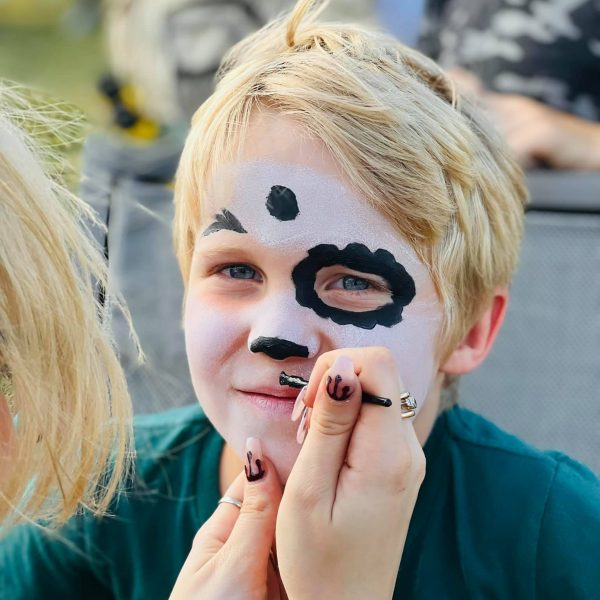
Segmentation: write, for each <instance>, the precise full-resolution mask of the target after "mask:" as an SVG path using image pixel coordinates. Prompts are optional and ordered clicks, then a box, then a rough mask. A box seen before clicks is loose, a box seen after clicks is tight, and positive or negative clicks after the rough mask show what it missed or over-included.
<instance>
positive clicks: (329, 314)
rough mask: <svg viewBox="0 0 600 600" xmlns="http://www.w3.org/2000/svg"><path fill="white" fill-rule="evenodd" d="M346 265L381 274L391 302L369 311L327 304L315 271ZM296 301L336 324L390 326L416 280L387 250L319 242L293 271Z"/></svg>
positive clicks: (412, 292) (410, 295)
mask: <svg viewBox="0 0 600 600" xmlns="http://www.w3.org/2000/svg"><path fill="white" fill-rule="evenodd" d="M333 265H340V266H345V267H348V268H350V269H353V270H355V271H359V272H361V273H365V274H374V275H380V276H381V277H383V278H384V279H385V281H386V282H387V283H388V285H389V289H390V300H391V301H390V302H388V303H386V304H384V305H383V306H380V307H378V308H376V309H375V310H369V311H364V312H361V311H351V310H343V309H341V308H337V307H335V306H329V305H328V304H327V303H326V302H323V300H322V299H321V298H320V297H319V294H318V293H317V291H316V290H315V282H316V279H317V273H318V272H319V271H320V270H321V269H322V268H323V267H330V266H333ZM292 279H293V280H294V284H295V286H296V300H298V303H299V304H301V305H302V306H306V307H308V308H312V309H313V310H314V311H315V312H316V313H317V314H318V315H319V316H320V317H324V318H329V319H331V320H332V321H334V322H335V323H337V324H338V325H354V326H355V327H361V328H362V329H373V328H374V327H375V325H383V326H384V327H391V326H392V325H397V324H398V323H400V321H402V309H403V308H404V307H405V306H406V305H407V304H409V302H410V301H411V300H412V299H413V298H414V297H415V282H414V281H413V278H412V277H411V276H410V275H409V274H408V273H407V272H406V269H405V268H404V267H403V266H402V265H401V264H400V263H398V262H396V260H395V259H394V257H393V255H392V254H391V253H390V252H388V251H387V250H382V249H379V250H376V251H375V252H371V251H370V250H369V249H368V248H367V247H366V246H365V245H363V244H356V243H355V244H348V245H347V246H346V247H345V248H344V249H343V250H340V249H339V248H337V247H336V246H333V245H331V244H320V245H319V246H315V247H314V248H311V249H310V250H309V251H308V256H307V257H306V258H305V259H304V260H302V261H301V262H300V263H298V264H297V265H296V267H295V268H294V270H293V271H292Z"/></svg>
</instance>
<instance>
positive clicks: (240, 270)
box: [220, 265, 258, 279]
mask: <svg viewBox="0 0 600 600" xmlns="http://www.w3.org/2000/svg"><path fill="white" fill-rule="evenodd" d="M220 272H221V273H223V274H225V275H227V276H229V277H231V278H232V279H257V275H258V273H257V272H256V269H253V268H252V267H249V266H248V265H229V266H227V267H223V268H222V269H221V271H220Z"/></svg>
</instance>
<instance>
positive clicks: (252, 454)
mask: <svg viewBox="0 0 600 600" xmlns="http://www.w3.org/2000/svg"><path fill="white" fill-rule="evenodd" d="M244 471H245V472H246V479H247V480H248V481H258V480H259V479H262V478H263V476H264V474H265V469H264V465H263V454H262V448H261V445H260V440H259V439H258V438H248V439H247V440H246V464H245V465H244Z"/></svg>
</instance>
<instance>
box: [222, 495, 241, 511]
mask: <svg viewBox="0 0 600 600" xmlns="http://www.w3.org/2000/svg"><path fill="white" fill-rule="evenodd" d="M217 504H233V506H237V507H238V508H242V503H241V502H240V501H239V500H238V499H237V498H232V497H231V496H223V497H222V498H221V499H220V500H219V501H218V502H217Z"/></svg>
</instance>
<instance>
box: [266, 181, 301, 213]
mask: <svg viewBox="0 0 600 600" xmlns="http://www.w3.org/2000/svg"><path fill="white" fill-rule="evenodd" d="M267 210H268V211H269V214H270V215H272V216H273V217H275V218H276V219H279V220H280V221H293V220H294V219H295V218H296V217H297V216H298V213H299V212H300V210H299V209H298V202H297V200H296V194H294V192H292V190H290V188H287V187H285V186H284V185H274V186H273V187H272V188H271V191H270V192H269V195H268V196H267Z"/></svg>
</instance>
